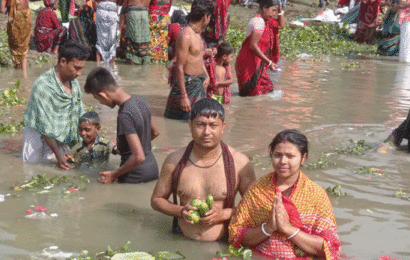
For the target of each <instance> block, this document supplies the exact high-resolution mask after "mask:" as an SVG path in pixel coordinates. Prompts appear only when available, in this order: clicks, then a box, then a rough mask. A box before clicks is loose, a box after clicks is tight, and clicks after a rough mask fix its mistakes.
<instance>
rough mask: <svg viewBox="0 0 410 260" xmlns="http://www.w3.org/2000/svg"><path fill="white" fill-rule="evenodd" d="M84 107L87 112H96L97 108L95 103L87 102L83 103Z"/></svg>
mask: <svg viewBox="0 0 410 260" xmlns="http://www.w3.org/2000/svg"><path fill="white" fill-rule="evenodd" d="M83 107H84V110H85V111H86V112H94V111H95V108H94V106H93V105H88V104H86V103H83Z"/></svg>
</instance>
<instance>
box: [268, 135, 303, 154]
mask: <svg viewBox="0 0 410 260" xmlns="http://www.w3.org/2000/svg"><path fill="white" fill-rule="evenodd" d="M285 142H289V143H292V144H294V145H296V147H297V148H298V150H299V152H300V153H301V155H302V156H303V155H305V154H306V158H307V156H308V153H309V147H308V146H309V143H308V140H307V138H306V136H305V135H304V134H302V133H301V132H299V131H298V130H296V129H288V130H283V131H282V132H280V133H279V134H277V135H276V136H275V138H273V141H272V142H271V143H270V145H269V154H270V156H271V157H272V154H273V151H274V150H275V147H276V145H277V144H279V143H285Z"/></svg>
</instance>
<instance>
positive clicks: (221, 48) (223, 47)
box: [216, 42, 235, 58]
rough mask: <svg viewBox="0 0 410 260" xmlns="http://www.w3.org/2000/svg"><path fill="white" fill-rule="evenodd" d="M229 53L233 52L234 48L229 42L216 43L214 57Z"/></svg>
mask: <svg viewBox="0 0 410 260" xmlns="http://www.w3.org/2000/svg"><path fill="white" fill-rule="evenodd" d="M231 53H235V48H234V47H233V46H232V45H231V44H230V43H229V42H223V43H221V44H219V45H218V52H217V53H216V57H217V58H219V57H222V56H224V55H229V54H231Z"/></svg>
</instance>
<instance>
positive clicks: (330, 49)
mask: <svg viewBox="0 0 410 260" xmlns="http://www.w3.org/2000/svg"><path fill="white" fill-rule="evenodd" d="M279 32H280V53H281V55H285V56H287V57H288V58H291V59H292V58H293V59H294V58H296V56H297V55H298V54H302V53H307V54H311V55H318V56H320V55H336V56H350V55H359V54H364V55H376V51H377V45H369V44H359V43H357V42H356V41H354V40H353V39H352V37H351V36H350V35H349V31H348V29H347V28H346V25H344V26H343V27H340V26H339V25H337V24H330V23H319V24H308V25H307V26H305V27H297V26H296V27H295V26H289V25H288V26H286V27H285V29H283V30H280V31H279Z"/></svg>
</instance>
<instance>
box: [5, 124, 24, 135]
mask: <svg viewBox="0 0 410 260" xmlns="http://www.w3.org/2000/svg"><path fill="white" fill-rule="evenodd" d="M25 126H26V124H24V122H23V121H21V122H18V123H15V122H14V121H12V122H10V123H8V122H3V123H0V134H14V133H17V132H20V131H22V130H23V129H24V127H25Z"/></svg>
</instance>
